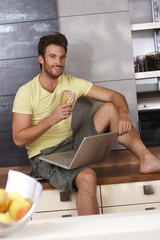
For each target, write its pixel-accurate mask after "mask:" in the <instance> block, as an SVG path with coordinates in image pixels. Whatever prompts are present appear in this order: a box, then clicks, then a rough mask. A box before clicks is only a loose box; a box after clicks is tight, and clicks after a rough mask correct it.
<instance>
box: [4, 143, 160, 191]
mask: <svg viewBox="0 0 160 240" xmlns="http://www.w3.org/2000/svg"><path fill="white" fill-rule="evenodd" d="M149 149H150V151H151V152H152V153H154V154H155V155H156V156H157V157H159V158H160V147H152V148H149ZM92 166H93V168H94V169H95V171H96V173H97V184H98V185H104V184H117V183H129V182H139V181H150V180H160V174H159V173H158V174H140V173H139V161H138V159H137V158H136V157H135V156H134V155H133V154H132V153H131V152H130V151H128V150H114V151H112V152H111V153H110V155H109V157H108V159H107V161H104V162H101V163H98V164H94V165H92ZM9 169H12V170H16V171H20V172H23V173H26V174H29V172H30V166H29V165H28V166H15V167H14V166H13V167H6V168H0V187H3V188H4V187H5V185H6V180H7V175H8V170H9ZM42 185H43V189H51V188H53V186H51V185H50V184H49V183H48V182H47V181H42Z"/></svg>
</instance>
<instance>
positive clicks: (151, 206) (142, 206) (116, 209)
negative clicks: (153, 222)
mask: <svg viewBox="0 0 160 240" xmlns="http://www.w3.org/2000/svg"><path fill="white" fill-rule="evenodd" d="M156 209H160V202H159V203H147V204H137V205H127V206H119V207H104V208H103V214H105V213H118V212H133V211H143V210H145V211H149V210H156Z"/></svg>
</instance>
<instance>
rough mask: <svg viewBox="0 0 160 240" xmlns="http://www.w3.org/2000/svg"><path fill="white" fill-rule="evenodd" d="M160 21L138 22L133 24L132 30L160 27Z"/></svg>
mask: <svg viewBox="0 0 160 240" xmlns="http://www.w3.org/2000/svg"><path fill="white" fill-rule="evenodd" d="M159 28H160V22H149V23H138V24H132V25H131V31H141V30H152V29H159Z"/></svg>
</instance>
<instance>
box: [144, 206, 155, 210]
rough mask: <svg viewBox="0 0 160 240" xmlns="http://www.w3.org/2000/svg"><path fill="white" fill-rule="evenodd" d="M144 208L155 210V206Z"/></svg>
mask: <svg viewBox="0 0 160 240" xmlns="http://www.w3.org/2000/svg"><path fill="white" fill-rule="evenodd" d="M145 210H147V211H148V210H155V207H148V208H145Z"/></svg>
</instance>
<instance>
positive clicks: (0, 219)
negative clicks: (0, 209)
mask: <svg viewBox="0 0 160 240" xmlns="http://www.w3.org/2000/svg"><path fill="white" fill-rule="evenodd" d="M0 223H5V224H12V223H13V219H12V218H11V217H10V216H9V215H7V214H6V213H0Z"/></svg>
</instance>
